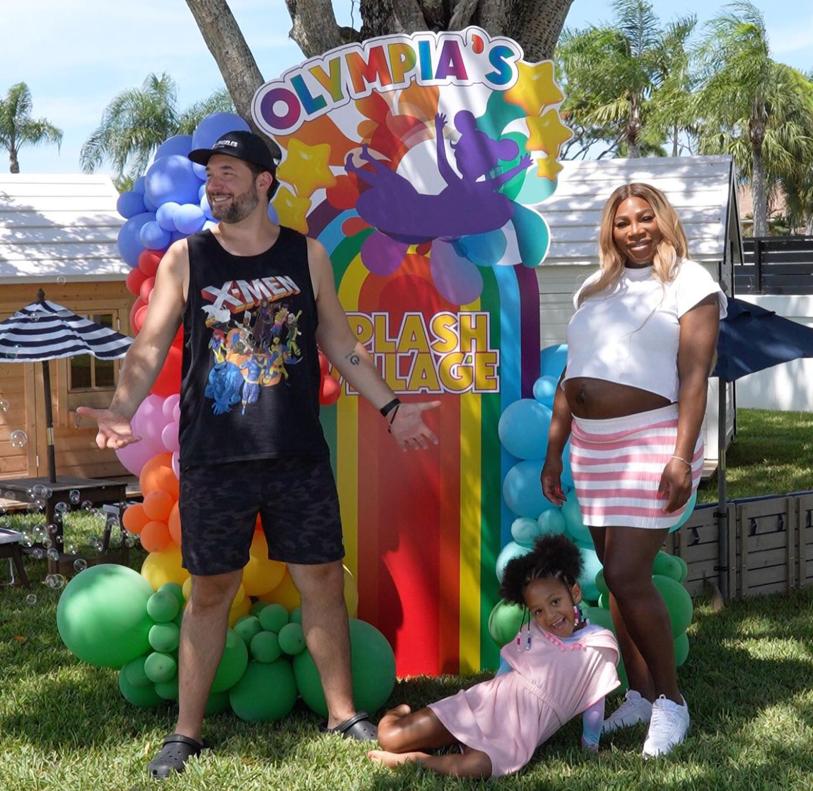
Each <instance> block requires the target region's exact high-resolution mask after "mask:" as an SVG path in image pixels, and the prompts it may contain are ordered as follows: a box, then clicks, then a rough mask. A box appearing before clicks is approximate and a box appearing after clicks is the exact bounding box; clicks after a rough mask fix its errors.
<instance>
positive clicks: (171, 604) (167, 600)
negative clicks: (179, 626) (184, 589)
mask: <svg viewBox="0 0 813 791" xmlns="http://www.w3.org/2000/svg"><path fill="white" fill-rule="evenodd" d="M180 609H181V604H180V602H179V601H178V599H177V598H176V596H175V594H174V593H172V591H156V592H155V593H153V595H152V596H150V598H149V599H147V614H148V615H149V616H150V618H152V619H153V621H155V622H156V623H168V622H169V621H171V620H173V619H174V618H175V617H176V616H177V615H178V612H179V611H180Z"/></svg>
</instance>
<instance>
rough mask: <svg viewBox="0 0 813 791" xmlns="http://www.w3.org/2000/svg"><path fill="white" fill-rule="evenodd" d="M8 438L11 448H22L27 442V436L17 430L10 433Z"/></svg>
mask: <svg viewBox="0 0 813 791" xmlns="http://www.w3.org/2000/svg"><path fill="white" fill-rule="evenodd" d="M8 438H9V441H10V442H11V447H12V448H24V447H25V445H26V443H27V442H28V434H26V433H25V432H24V431H23V430H22V429H19V428H18V429H16V430H15V431H12V432H11V434H9V437H8Z"/></svg>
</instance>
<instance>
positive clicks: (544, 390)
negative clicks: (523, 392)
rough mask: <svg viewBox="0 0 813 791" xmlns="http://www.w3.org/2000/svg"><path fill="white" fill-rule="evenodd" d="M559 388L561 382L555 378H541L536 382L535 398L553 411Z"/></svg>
mask: <svg viewBox="0 0 813 791" xmlns="http://www.w3.org/2000/svg"><path fill="white" fill-rule="evenodd" d="M558 387H559V381H558V379H557V378H556V377H555V376H540V377H539V378H538V379H537V380H536V381H535V382H534V398H535V399H536V400H537V401H539V403H540V404H542V405H543V406H546V407H547V408H548V409H553V400H554V399H555V398H556V390H557V388H558Z"/></svg>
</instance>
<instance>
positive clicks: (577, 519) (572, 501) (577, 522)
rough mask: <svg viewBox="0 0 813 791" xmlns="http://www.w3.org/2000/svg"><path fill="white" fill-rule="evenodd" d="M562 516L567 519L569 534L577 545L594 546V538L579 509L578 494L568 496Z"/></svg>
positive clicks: (573, 493)
mask: <svg viewBox="0 0 813 791" xmlns="http://www.w3.org/2000/svg"><path fill="white" fill-rule="evenodd" d="M562 516H563V517H564V518H565V530H566V532H567V534H568V535H569V536H570V537H571V538H572V539H573V540H574V541H575V542H576V543H577V544H584V545H585V546H592V545H593V536H592V535H590V530H589V529H588V528H587V526H586V525H585V524H584V522H583V521H582V512H581V508H579V501H578V500H577V499H576V492H570V493H569V494H568V495H567V500H565V504H564V505H563V506H562Z"/></svg>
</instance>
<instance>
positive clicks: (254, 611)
mask: <svg viewBox="0 0 813 791" xmlns="http://www.w3.org/2000/svg"><path fill="white" fill-rule="evenodd" d="M268 606H270V605H269V603H268V602H267V601H255V602H254V604H252V605H251V610H249V614H250V615H257V616H259V614H260V613H261V612H262V611H263V610H264V609H265V608H266V607H268Z"/></svg>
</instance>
